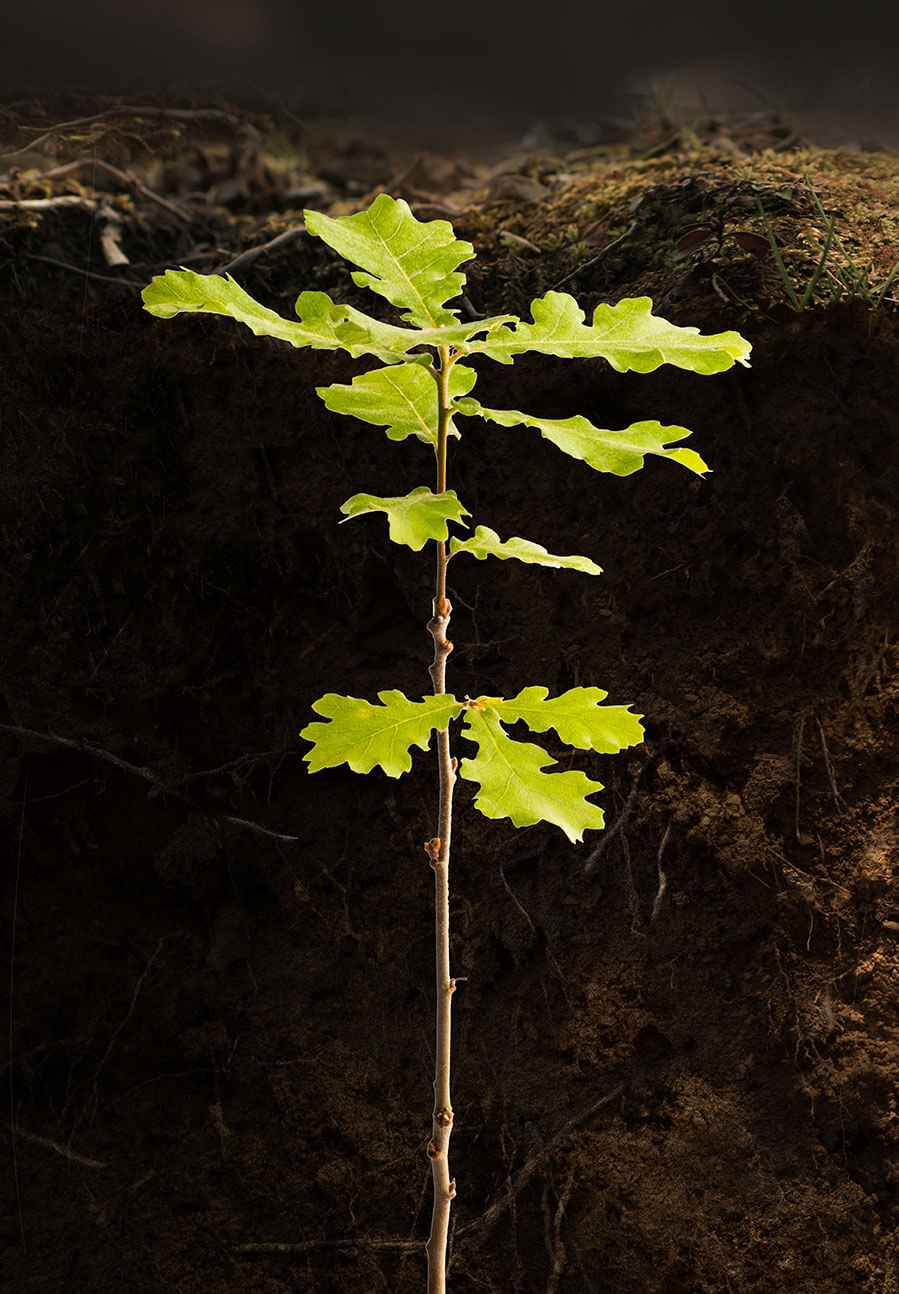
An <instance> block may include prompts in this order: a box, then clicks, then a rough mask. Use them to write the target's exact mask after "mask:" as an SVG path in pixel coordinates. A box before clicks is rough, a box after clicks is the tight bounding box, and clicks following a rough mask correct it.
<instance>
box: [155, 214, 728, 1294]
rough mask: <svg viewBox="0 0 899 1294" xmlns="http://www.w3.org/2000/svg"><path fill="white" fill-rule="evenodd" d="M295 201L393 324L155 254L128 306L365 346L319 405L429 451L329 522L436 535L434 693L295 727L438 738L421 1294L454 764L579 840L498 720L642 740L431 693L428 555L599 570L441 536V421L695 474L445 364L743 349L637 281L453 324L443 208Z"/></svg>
mask: <svg viewBox="0 0 899 1294" xmlns="http://www.w3.org/2000/svg"><path fill="white" fill-rule="evenodd" d="M304 214H305V217H306V229H307V231H308V232H309V233H310V234H312V235H314V236H315V237H317V238H321V239H323V240H324V241H325V242H326V243H327V244H328V245H329V246H330V247H333V248H334V250H335V251H337V252H338V253H340V255H342V256H344V257H345V258H346V259H347V260H349V261H351V262H352V263H353V264H355V265H358V266H360V270H359V271H356V272H355V273H354V274H353V279H354V282H355V283H356V285H357V286H359V287H366V288H369V289H370V290H371V291H372V292H374V293H376V294H377V295H379V296H381V297H383V298H385V299H386V300H388V301H389V302H390V303H391V304H392V305H394V306H396V307H397V308H398V309H400V310H402V311H403V313H402V314H401V319H402V325H398V324H387V323H384V322H383V321H382V320H379V319H375V318H373V317H372V316H370V315H366V314H363V313H362V312H361V311H360V310H357V309H355V307H351V306H341V305H338V304H335V302H333V301H332V300H331V299H330V297H328V296H327V295H326V294H325V293H323V292H303V293H301V294H300V296H299V297H298V298H297V302H296V307H295V309H296V314H297V319H298V322H294V321H292V320H288V319H284V318H283V317H282V316H281V315H278V314H276V313H275V312H274V311H273V310H268V309H266V308H265V307H264V306H261V305H260V304H259V303H258V302H257V301H254V300H253V298H252V297H251V296H250V295H249V294H248V293H246V292H245V291H244V290H243V288H241V287H240V285H239V284H237V283H236V282H235V281H234V280H233V279H228V278H221V277H219V276H217V275H201V274H196V273H194V272H193V271H192V270H168V271H167V272H166V273H165V274H164V275H162V276H160V277H158V278H155V279H154V280H153V282H152V283H151V284H150V285H149V287H147V288H145V289H144V292H143V298H144V304H145V306H146V309H147V310H149V311H150V313H151V314H155V315H158V316H159V317H160V318H163V319H168V318H171V317H172V316H173V315H175V314H178V313H180V312H182V311H195V310H202V311H208V312H210V313H213V314H223V315H230V316H231V317H232V318H234V319H239V320H240V321H241V322H242V323H244V324H246V325H247V326H248V327H250V328H251V329H252V330H253V332H255V333H258V334H261V335H264V336H272V337H278V338H280V339H282V340H286V341H289V342H290V343H291V345H293V346H296V347H304V346H311V347H313V348H315V349H318V350H345V351H346V352H347V353H348V354H350V355H352V356H354V357H355V358H359V357H361V356H365V355H373V356H376V357H377V358H379V359H380V360H381V361H382V363H383V365H384V366H383V367H382V368H380V369H374V370H371V371H369V372H365V373H363V374H361V375H359V376H357V377H356V378H354V379H353V381H352V383H351V384H350V385H349V386H346V385H343V384H340V383H335V384H334V385H332V386H329V387H318V388H317V392H318V394H319V395H320V396H321V398H322V399H323V400H324V402H325V405H326V407H327V408H328V409H330V410H332V411H333V412H334V413H343V414H351V415H353V416H354V417H357V418H360V419H361V420H362V421H363V422H367V423H372V424H374V425H375V426H381V427H384V428H386V431H387V435H388V436H389V437H390V438H391V439H392V440H406V439H410V438H411V439H412V441H413V442H414V441H416V440H418V441H423V442H424V443H425V444H427V445H429V446H430V447H432V448H433V450H434V452H435V454H436V458H437V490H436V493H435V492H433V491H431V490H429V489H428V488H427V487H426V486H418V487H416V488H415V489H414V490H412V491H411V493H409V494H407V495H405V496H403V497H390V498H382V497H380V496H378V495H374V494H355V495H353V497H352V498H351V499H347V501H346V502H345V503H343V504H341V507H340V511H341V512H342V513H343V514H344V518H345V519H348V518H349V517H357V516H362V515H364V514H365V513H370V512H381V513H386V514H387V518H388V524H389V536H390V539H391V540H392V541H393V542H394V543H398V544H405V545H407V546H408V547H410V548H412V549H413V550H414V551H416V552H420V551H421V549H422V548H423V547H424V545H425V544H426V543H428V542H429V541H431V540H433V541H434V542H435V544H436V550H437V582H436V589H435V594H434V603H433V615H432V617H431V620H430V621H429V622H428V631H429V633H430V634H431V637H432V638H433V640H434V660H433V663H432V664H431V667H430V674H431V683H432V684H433V688H434V692H433V695H432V696H427V697H422V699H421V700H416V699H410V698H409V697H406V696H404V695H403V693H402V692H399V691H391V690H387V691H382V692H379V693H378V701H377V703H375V704H373V703H371V702H369V701H366V700H364V699H363V698H361V697H353V696H344V695H342V694H340V693H336V692H328V693H326V694H325V695H324V696H322V697H320V698H319V700H318V701H316V702H315V703H314V704H313V707H312V708H313V710H314V711H315V713H316V714H318V715H321V716H323V718H324V722H319V721H316V722H313V723H310V724H308V725H307V726H306V727H305V728H304V729H303V730H302V732H301V734H300V735H301V736H302V737H303V738H305V739H306V740H308V741H309V742H310V743H311V747H312V749H311V750H310V751H309V753H308V754H306V755H305V756H304V758H305V760H306V761H307V763H308V764H309V771H310V772H311V773H315V772H318V771H319V770H320V769H326V768H338V767H339V766H340V765H341V764H344V763H346V764H348V765H349V767H350V768H352V769H353V770H354V772H357V773H370V772H371V771H372V770H373V769H375V768H380V769H381V770H382V771H383V773H384V774H386V775H387V776H388V777H400V776H401V775H402V774H403V773H406V772H408V771H409V769H410V768H411V766H412V760H411V754H410V751H411V749H412V747H413V746H415V747H418V748H419V749H421V750H426V749H427V748H428V746H429V743H430V741H431V737H432V734H433V733H436V734H437V759H438V768H439V774H440V798H439V806H438V819H437V835H436V836H434V837H433V838H432V839H431V840H429V841H428V842H427V844H426V845H425V849H426V851H427V854H428V858H429V859H430V863H431V867H432V868H433V871H434V894H435V933H436V968H437V1040H436V1072H435V1075H434V1117H433V1128H432V1132H431V1139H430V1141H429V1142H428V1157H429V1159H430V1160H431V1169H432V1173H433V1178H434V1211H433V1214H432V1218H431V1234H430V1236H429V1238H428V1243H427V1257H428V1294H444V1291H445V1289H446V1250H447V1237H448V1234H449V1218H450V1208H451V1204H452V1200H453V1197H454V1196H455V1193H456V1184H455V1181H454V1180H453V1179H452V1178H451V1177H450V1173H449V1155H448V1151H449V1141H450V1134H451V1133H452V1129H453V1107H452V1102H451V1100H450V1023H451V1005H452V997H453V993H454V991H455V988H456V981H455V980H454V979H453V977H452V975H451V974H450V955H449V859H450V831H451V826H452V799H453V787H454V785H455V782H456V777H457V775H458V776H459V777H462V778H465V779H466V780H467V781H469V782H474V783H475V784H476V785H477V786H478V788H479V790H478V793H477V794H476V796H475V799H474V804H475V808H477V809H478V810H479V811H480V812H481V813H483V814H484V815H485V817H487V818H505V819H508V820H509V821H511V822H512V823H513V825H514V826H516V827H530V826H533V825H534V824H535V823H537V822H546V823H551V824H552V825H553V826H555V827H558V828H559V829H561V830H562V831H563V832H564V833H565V835H566V836H567V837H568V839H569V840H570V841H571V842H572V844H574V843H576V842H578V841H580V840H583V838H584V832H585V831H597V830H599V829H600V828H601V827H602V825H603V812H602V809H601V808H600V806H599V805H598V804H595V803H593V801H592V800H591V798H590V797H591V796H592V795H594V794H595V793H596V792H598V791H601V790H602V789H603V788H602V784H601V783H600V782H595V781H592V780H591V779H590V778H589V777H588V776H587V775H586V774H585V773H583V772H581V771H580V770H576V769H571V768H569V769H567V770H566V769H563V770H560V769H558V768H557V767H556V764H557V760H556V758H555V757H554V756H553V755H550V753H549V752H548V751H547V750H546V749H545V747H544V746H541V745H537V744H534V743H533V742H527V741H522V740H520V739H519V738H513V737H510V736H509V734H508V733H507V732H506V726H511V725H514V724H517V723H524V725H525V726H526V727H527V728H528V729H529V730H530V732H531V733H532V734H536V735H537V736H538V738H539V737H540V736H541V734H545V733H547V732H548V731H549V730H550V729H552V730H553V731H554V732H555V734H556V737H557V738H558V740H559V741H561V742H562V744H563V746H569V747H574V748H575V749H576V750H592V751H595V752H598V753H603V754H608V755H612V754H615V753H617V752H618V751H619V750H623V749H625V748H626V747H628V746H634V745H637V744H638V743H639V742H640V741H642V739H643V728H642V726H641V724H640V718H641V716H640V715H638V714H634V713H632V711H631V710H630V709H629V708H628V707H627V706H620V705H608V706H606V705H602V704H601V703H602V702H603V701H604V700H605V697H606V695H607V694H606V693H605V692H604V691H603V690H602V688H599V687H594V686H589V687H573V688H570V689H569V690H568V691H567V692H564V693H562V694H561V695H560V696H556V697H550V696H549V688H547V687H545V686H542V685H538V684H535V685H531V686H529V687H525V688H523V689H522V690H521V691H520V692H519V693H518V695H517V696H514V697H508V698H506V697H499V696H481V697H465V698H464V700H461V701H460V700H459V699H458V698H457V697H454V696H450V695H448V694H447V691H446V660H447V657H448V656H449V654H450V652H451V651H452V643H450V642H449V641H448V640H447V636H446V630H447V626H448V624H449V619H450V613H451V611H452V607H451V606H450V603H449V600H448V598H447V596H446V567H447V563H448V562H449V561H450V559H451V558H452V557H456V556H458V555H459V554H462V553H464V554H467V555H468V556H469V557H470V558H474V559H475V560H477V561H483V560H485V559H486V558H488V557H492V558H497V559H499V560H501V561H507V560H508V559H510V558H513V559H515V560H516V561H520V562H526V563H528V564H531V565H537V566H550V567H564V568H567V569H569V570H576V571H581V572H583V573H584V574H586V575H600V574H601V573H602V572H601V570H600V568H599V567H598V566H597V565H596V563H595V562H594V561H593V560H592V559H591V558H589V557H584V556H581V555H578V554H569V555H559V554H555V553H550V552H548V551H547V549H546V548H544V547H543V545H542V544H538V543H535V542H534V541H533V540H530V539H523V538H522V537H521V536H512V537H511V538H510V539H506V540H504V539H501V538H500V536H499V535H498V534H497V533H496V531H494V530H492V529H491V528H490V527H489V526H478V527H477V528H476V529H475V532H474V534H473V535H471V536H470V537H469V538H468V539H461V538H459V536H458V535H456V534H453V535H450V533H449V529H448V525H449V524H452V525H455V526H461V527H462V528H463V529H467V522H466V521H465V518H466V517H469V516H471V513H470V512H469V510H468V509H467V508H466V507H465V506H464V505H463V504H462V502H461V500H460V499H459V498H458V497H457V496H456V494H455V492H454V491H453V490H447V488H446V449H447V439H448V437H449V435H450V434H451V433H452V434H458V433H456V432H455V428H454V427H453V424H452V418H454V417H455V415H456V414H461V415H462V416H463V417H467V418H479V419H481V421H482V422H486V423H492V424H495V425H497V426H501V427H530V428H533V429H534V430H535V431H537V432H539V434H540V435H541V436H542V437H543V438H544V439H546V440H548V441H550V442H551V443H552V444H554V445H556V446H557V447H558V448H559V449H560V450H561V451H562V452H563V453H564V454H568V455H569V456H570V457H572V458H576V459H581V460H582V461H584V462H585V463H587V464H588V465H589V466H590V467H591V468H593V469H594V470H595V471H598V472H611V473H613V474H614V475H616V476H629V475H630V474H631V472H636V471H637V470H638V469H639V468H640V467H642V466H643V461H644V458H645V456H646V455H647V454H652V455H656V456H658V457H661V458H668V459H671V460H673V461H674V462H677V463H680V464H681V466H683V467H686V468H687V469H688V470H690V471H692V472H694V473H696V474H697V475H700V476H701V475H702V474H703V473H704V472H706V471H707V470H708V469H707V467H706V465H705V463H704V462H703V460H702V459H701V458H700V456H699V455H698V454H697V453H696V452H695V451H694V450H692V449H685V448H683V447H682V446H681V445H679V444H678V443H677V442H679V441H681V440H683V439H684V438H685V437H686V436H689V435H690V432H689V431H688V430H687V429H686V427H679V426H663V425H662V424H661V423H659V422H654V421H645V422H636V423H633V424H632V425H631V426H630V427H626V428H624V429H623V430H621V431H610V430H606V429H604V428H601V427H595V426H593V424H592V423H590V422H588V421H587V419H586V418H584V417H581V416H580V415H575V416H574V417H566V418H545V417H535V416H533V415H531V414H528V413H522V412H521V411H520V410H517V409H487V408H485V407H484V406H483V405H481V404H480V402H479V401H478V400H476V399H474V398H473V397H472V396H470V394H469V393H470V392H471V390H472V389H473V387H474V386H475V383H476V380H477V374H476V372H475V370H474V369H473V368H472V367H471V366H470V365H468V364H466V363H465V362H464V361H465V359H466V358H468V357H473V356H478V355H480V356H483V357H484V358H485V359H487V360H492V361H494V362H496V363H499V364H511V363H512V362H513V360H514V359H515V357H516V356H517V355H522V354H524V353H525V352H527V351H536V352H538V353H541V354H544V355H555V356H557V357H559V358H561V359H584V358H587V357H602V358H604V359H606V360H608V362H609V363H610V364H611V365H612V367H613V368H615V369H616V370H617V371H618V372H622V373H623V372H627V371H628V370H634V371H636V372H639V373H650V372H652V371H653V370H654V369H656V368H658V367H659V365H660V364H665V363H670V364H675V365H677V366H678V367H679V368H685V369H689V370H691V371H693V372H697V373H720V372H723V371H724V370H725V369H727V368H730V367H731V365H732V364H734V363H735V362H736V363H740V364H747V363H748V362H749V361H748V357H749V350H750V347H749V343H748V342H747V341H745V339H744V338H742V337H740V336H739V335H738V334H737V333H734V332H724V333H717V334H714V335H712V336H703V335H701V334H700V333H699V330H698V329H697V328H692V327H684V328H682V327H679V326H677V325H675V324H671V323H669V322H668V321H667V320H665V319H661V318H659V317H658V316H656V315H654V314H653V313H652V302H651V301H650V299H649V298H648V297H638V298H636V299H633V300H625V301H621V302H619V303H618V304H617V305H615V306H610V305H604V304H601V305H598V306H597V307H596V309H595V310H594V312H593V317H592V320H591V321H590V322H587V321H586V320H585V316H584V312H583V310H582V309H581V308H580V306H579V305H578V303H577V302H576V301H575V299H574V298H573V297H571V296H569V295H568V294H567V293H560V292H553V291H550V292H547V293H546V294H545V295H544V296H543V297H540V298H538V299H536V300H535V301H533V302H532V303H531V315H532V319H533V322H531V323H527V322H524V321H523V320H521V319H518V318H516V317H515V316H513V315H496V316H493V317H491V318H479V319H475V320H471V321H469V322H466V323H461V322H460V321H459V319H458V315H457V312H456V311H454V310H452V309H450V308H449V307H448V306H447V302H449V301H452V300H454V299H456V298H457V297H458V295H459V293H460V292H461V291H462V287H463V285H464V283H465V275H464V273H459V272H458V267H459V266H460V265H461V264H463V263H464V262H465V261H468V260H470V259H471V258H472V256H473V255H474V248H473V247H472V246H471V244H470V243H467V242H464V241H463V240H461V239H457V238H456V237H455V234H454V232H453V228H452V226H451V225H450V224H448V223H447V222H446V221H444V220H432V221H427V222H424V223H423V222H421V221H419V220H417V219H416V217H415V216H413V214H412V212H411V211H410V210H409V207H408V206H407V204H406V203H405V202H403V201H401V200H398V199H395V198H391V197H389V196H388V195H387V194H386V193H382V194H380V195H379V196H378V197H377V198H376V199H375V201H374V202H373V203H372V205H371V207H370V208H369V209H368V210H367V211H361V212H358V213H357V214H355V215H351V216H340V217H337V218H334V217H331V216H327V215H324V214H323V213H322V212H316V211H307V212H305V213H304ZM434 354H436V360H434V361H432V356H433V355H434ZM460 361H462V362H460ZM435 385H436V389H437V390H436V400H435V398H434V386H435ZM447 541H448V545H447ZM453 719H460V720H462V721H463V726H462V728H461V731H460V734H459V735H460V736H461V738H462V739H463V740H464V741H466V742H468V743H469V745H470V746H474V747H475V754H474V755H470V756H469V757H468V758H466V759H463V760H462V762H461V764H457V761H456V760H455V759H454V758H453V756H452V753H451V751H450V738H449V725H450V723H451V722H452V720H453ZM547 770H550V771H547Z"/></svg>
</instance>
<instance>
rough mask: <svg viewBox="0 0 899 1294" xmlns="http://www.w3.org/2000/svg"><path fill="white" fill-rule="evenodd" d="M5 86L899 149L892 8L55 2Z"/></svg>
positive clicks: (440, 127) (17, 29) (391, 120)
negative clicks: (679, 123)
mask: <svg viewBox="0 0 899 1294" xmlns="http://www.w3.org/2000/svg"><path fill="white" fill-rule="evenodd" d="M3 26H4V36H3V49H2V51H0V91H2V92H4V93H10V92H19V91H21V90H42V89H43V90H46V89H50V88H54V89H59V88H62V87H66V88H86V89H99V90H104V91H117V90H119V89H121V90H122V91H127V90H132V91H133V90H135V89H138V90H139V89H151V88H154V87H159V86H164V85H171V84H174V83H180V84H182V85H190V86H191V87H192V88H194V89H200V88H203V87H208V86H210V85H212V84H215V85H220V86H221V87H222V88H223V89H225V88H227V89H229V90H232V91H233V90H236V89H239V88H240V86H241V85H243V86H244V87H245V88H252V86H254V85H255V86H258V87H260V88H262V89H263V90H265V91H266V92H268V93H272V94H277V95H278V96H279V97H280V98H281V99H282V101H287V102H290V103H292V104H294V105H296V106H299V107H302V108H304V109H305V110H307V111H312V110H318V111H326V112H333V113H337V114H340V115H342V114H345V113H351V114H359V115H363V116H368V117H370V118H371V119H372V120H373V121H375V122H377V121H379V120H382V119H383V120H384V121H385V122H386V123H388V124H390V125H392V126H397V125H401V126H403V127H405V128H407V129H408V130H409V131H410V132H411V133H414V134H415V135H417V136H419V137H421V138H422V142H425V143H427V144H429V145H431V146H435V147H436V146H440V145H441V144H442V145H445V144H446V143H447V142H452V139H451V137H452V136H453V135H454V134H457V135H459V136H460V137H462V136H464V137H465V138H464V142H469V140H470V137H471V136H472V135H477V133H478V132H481V131H484V132H488V133H492V134H496V133H500V134H502V133H503V132H507V133H508V134H510V135H514V134H515V133H516V132H519V131H521V130H523V129H526V128H527V127H528V126H530V125H532V124H533V123H534V121H535V120H546V119H547V118H552V117H557V116H563V117H571V116H575V117H576V116H587V117H591V116H596V115H602V114H607V115H613V116H614V115H624V116H625V117H630V116H631V115H632V114H633V110H634V109H635V108H641V107H645V105H646V103H647V101H648V102H649V103H652V102H653V101H654V100H655V101H656V102H657V103H658V102H659V101H661V102H662V104H663V106H665V105H667V106H668V107H669V108H671V107H672V106H675V105H676V107H677V108H678V110H680V111H682V112H685V113H689V112H690V111H691V109H692V108H693V107H694V106H697V105H699V106H702V104H703V103H705V104H706V105H707V106H708V107H710V108H711V109H712V110H713V111H721V110H726V109H729V108H733V109H739V110H748V109H762V108H764V107H766V106H775V107H777V108H780V109H781V110H783V111H785V112H787V113H790V114H793V115H795V116H797V117H798V118H799V119H801V120H802V121H803V123H804V124H805V125H806V126H807V127H811V128H812V129H813V130H814V131H815V132H816V134H817V135H818V136H819V137H820V138H821V140H822V142H826V143H841V144H843V143H850V144H851V143H856V144H862V145H863V144H866V143H872V142H880V143H894V142H896V141H897V140H899V77H897V75H896V70H895V69H896V67H897V59H899V39H897V32H899V10H897V8H896V7H895V6H891V5H887V4H870V5H868V6H859V5H845V4H844V5H839V6H837V8H836V9H834V10H831V9H830V8H829V7H828V6H827V5H822V4H820V3H814V4H813V3H793V4H782V5H778V6H769V5H761V6H753V5H751V4H741V5H725V4H713V3H693V4H689V5H684V4H661V3H658V2H656V3H639V0H638V2H637V3H630V4H614V5H613V4H585V3H583V0H553V2H552V3H551V4H548V5H545V6H542V7H539V8H535V7H531V6H530V5H527V4H521V3H518V2H515V0H499V2H497V0H492V2H491V3H486V4H477V5H468V4H455V5H449V4H447V5H443V6H440V5H424V4H416V5H412V4H408V3H398V4H392V5H389V6H387V5H374V4H372V5H370V6H363V5H360V4H344V3H331V4H317V5H308V4H297V3H295V0H193V3H190V4H184V3H181V2H180V0H153V3H151V2H150V0H131V2H130V3H116V2H115V0H79V2H78V3H76V4H72V3H71V2H70V0H56V3H46V2H45V3H43V4H37V5H35V4H30V5H27V6H21V7H19V8H18V9H16V10H15V11H14V12H12V13H11V14H9V15H4V22H3Z"/></svg>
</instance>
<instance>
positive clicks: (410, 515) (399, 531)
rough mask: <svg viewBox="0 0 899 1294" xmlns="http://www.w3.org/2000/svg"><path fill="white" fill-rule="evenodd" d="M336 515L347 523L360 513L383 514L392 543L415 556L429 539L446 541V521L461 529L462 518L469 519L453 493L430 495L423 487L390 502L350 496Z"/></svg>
mask: <svg viewBox="0 0 899 1294" xmlns="http://www.w3.org/2000/svg"><path fill="white" fill-rule="evenodd" d="M340 511H341V512H344V513H346V520H347V521H349V519H350V518H351V517H359V516H361V515H362V513H364V512H386V513H387V516H388V518H389V521H390V528H389V534H390V538H391V540H392V541H393V543H395V544H406V545H407V546H408V547H409V548H414V549H415V551H416V552H418V551H419V549H421V548H424V546H425V544H426V543H427V542H428V540H429V539H437V540H446V539H447V538H448V537H449V530H448V529H447V524H446V523H447V521H458V522H459V523H460V524H461V525H463V526H464V525H465V522H464V521H463V520H462V518H463V517H468V516H471V513H470V512H469V511H468V509H467V508H463V506H462V504H461V503H460V502H459V499H458V498H457V496H456V492H455V490H446V491H444V493H443V494H433V493H432V492H431V491H430V490H429V489H428V487H427V486H426V485H420V486H419V487H418V489H416V490H413V491H412V493H411V494H406V495H403V496H402V497H400V498H394V499H383V498H379V497H378V496H377V495H375V494H354V495H353V497H352V498H351V499H347V501H346V503H342V504H341V505H340ZM341 525H343V522H341Z"/></svg>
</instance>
